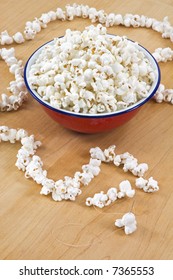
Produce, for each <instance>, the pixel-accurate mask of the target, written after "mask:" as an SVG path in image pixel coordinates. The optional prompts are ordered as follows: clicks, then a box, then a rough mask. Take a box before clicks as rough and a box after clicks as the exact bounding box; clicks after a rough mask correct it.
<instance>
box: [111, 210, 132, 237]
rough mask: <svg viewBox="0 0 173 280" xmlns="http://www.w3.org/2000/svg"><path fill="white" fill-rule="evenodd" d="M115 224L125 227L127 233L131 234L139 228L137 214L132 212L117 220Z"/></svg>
mask: <svg viewBox="0 0 173 280" xmlns="http://www.w3.org/2000/svg"><path fill="white" fill-rule="evenodd" d="M115 226H117V227H124V231H125V234H131V233H133V232H134V231H136V229H137V222H136V218H135V215H134V214H133V213H132V212H129V213H126V214H124V215H123V217H122V218H121V219H117V220H116V221H115Z"/></svg>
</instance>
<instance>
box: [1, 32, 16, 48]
mask: <svg viewBox="0 0 173 280" xmlns="http://www.w3.org/2000/svg"><path fill="white" fill-rule="evenodd" d="M0 43H1V45H10V44H12V43H13V38H12V37H11V36H9V34H8V32H7V30H5V31H3V32H1V34H0Z"/></svg>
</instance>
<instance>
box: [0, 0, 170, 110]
mask: <svg viewBox="0 0 173 280" xmlns="http://www.w3.org/2000/svg"><path fill="white" fill-rule="evenodd" d="M75 17H81V18H89V19H90V20H91V22H92V23H95V22H98V23H101V24H105V26H106V27H110V26H118V25H124V26H126V27H130V26H132V27H135V28H137V27H145V28H151V29H153V30H155V31H156V32H159V33H161V34H162V37H163V38H169V39H170V40H171V42H173V27H172V26H171V24H170V22H169V20H168V17H165V18H164V19H163V21H158V20H156V19H154V18H149V17H146V16H144V15H141V16H140V15H137V14H135V15H133V14H126V15H124V16H123V15H121V14H114V13H110V14H106V13H105V12H104V10H99V11H97V10H96V9H95V8H92V7H89V6H88V5H78V4H73V5H67V6H66V7H65V10H64V11H63V10H62V9H61V8H57V10H56V11H49V12H48V13H43V14H42V15H41V16H40V17H39V18H35V19H34V20H33V21H27V22H26V24H25V28H24V31H23V33H22V32H16V33H15V34H14V35H12V36H10V35H9V33H8V31H7V30H5V31H2V32H1V34H0V45H2V46H4V45H10V44H13V43H16V44H22V43H24V42H25V40H33V39H34V38H35V36H36V34H37V33H39V32H40V31H41V30H42V29H43V28H46V27H47V25H48V23H49V22H51V21H56V20H62V21H64V20H73V19H74V18H75ZM5 50H6V51H7V49H5V48H3V49H0V58H2V59H4V58H3V55H1V53H2V52H4V51H5ZM13 52H14V51H13ZM172 53H173V50H171V49H170V48H165V49H161V48H159V49H156V50H155V52H154V53H153V54H154V56H155V58H156V60H157V61H158V62H160V61H162V62H166V61H168V60H172V59H173V55H172ZM8 55H9V58H10V52H9V53H7V56H6V59H4V60H5V61H6V60H8ZM11 64H12V65H11ZM13 64H14V65H13ZM16 64H18V66H20V68H21V69H20V73H21V77H20V79H19V80H20V82H22V83H24V80H23V67H22V62H21V61H20V62H19V61H18V63H17V61H15V60H14V53H13V59H12V58H11V62H10V68H11V66H13V67H12V69H13V70H10V72H11V71H12V73H13V74H15V70H14V69H15V67H17V66H16ZM8 65H9V64H8ZM16 71H17V70H16ZM19 80H18V79H16V81H15V87H17V88H19V92H18V93H16V91H15V94H14V93H13V91H11V87H12V86H11V85H10V86H11V87H9V88H8V89H9V90H10V93H12V94H11V96H10V97H8V95H7V94H4V93H3V94H2V95H1V99H2V100H1V102H0V111H11V110H17V109H18V108H19V107H20V106H21V105H22V104H23V102H24V101H25V100H26V94H27V90H26V88H25V87H24V85H22V90H21V89H20V85H19V83H18V82H19ZM12 84H14V82H12ZM160 87H161V89H159V90H158V91H157V92H156V94H155V95H154V99H155V100H156V102H158V103H161V102H163V101H165V102H168V103H171V104H173V90H172V89H165V88H164V86H163V85H162V84H161V85H160ZM163 88H164V89H163ZM91 113H92V111H91Z"/></svg>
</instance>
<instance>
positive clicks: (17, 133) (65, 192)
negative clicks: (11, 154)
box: [0, 126, 159, 208]
mask: <svg viewBox="0 0 173 280" xmlns="http://www.w3.org/2000/svg"><path fill="white" fill-rule="evenodd" d="M1 141H5V142H6V141H9V142H10V143H12V144H13V143H15V142H16V141H20V142H21V144H22V147H21V148H20V149H19V151H18V153H17V161H16V164H15V165H16V166H17V168H18V169H19V170H22V171H23V172H25V177H26V178H32V179H33V180H34V181H35V182H36V183H37V184H41V185H42V189H41V191H40V193H41V194H44V195H48V194H50V193H51V194H52V198H53V200H55V201H61V200H64V199H65V200H68V199H69V200H75V198H76V196H77V195H80V194H81V190H80V187H81V185H84V186H87V185H88V184H89V183H90V182H91V180H92V179H93V178H94V177H95V176H98V175H99V173H100V166H101V163H102V162H107V163H108V162H112V163H115V159H117V157H118V158H121V159H122V163H123V164H124V167H125V168H124V167H123V170H124V171H125V172H127V171H131V172H132V173H133V175H135V176H138V177H140V178H138V179H137V180H136V186H137V187H138V188H140V189H144V191H145V192H155V191H158V190H159V186H158V183H157V181H155V180H154V179H153V178H152V177H150V178H149V180H145V179H144V178H142V176H144V174H145V172H146V171H147V170H148V165H147V164H146V163H141V164H138V161H137V159H135V158H134V157H133V156H132V155H131V154H129V153H124V154H121V155H116V154H115V148H116V146H115V145H112V146H110V147H109V148H108V149H105V150H104V151H102V150H101V149H100V148H99V147H96V148H91V149H90V155H91V158H90V161H89V163H88V164H85V165H82V172H80V171H77V172H75V174H74V177H69V176H65V177H64V179H63V180H58V181H53V180H52V179H49V178H47V171H46V170H43V168H42V167H43V162H42V161H41V158H40V157H39V156H37V155H35V153H36V150H37V148H38V147H39V146H41V142H40V141H35V138H34V135H30V136H28V133H27V131H25V130H24V129H18V130H17V129H13V128H8V127H7V126H0V142H1ZM122 155H123V156H122ZM124 155H126V156H125V157H124ZM129 162H130V165H129ZM127 164H128V165H127ZM119 165H120V164H119ZM119 165H118V166H119ZM141 166H142V168H141ZM144 166H145V168H144ZM132 167H133V168H132ZM136 170H137V171H136ZM134 194H135V191H134V190H133V189H132V188H131V184H130V182H129V181H128V180H125V181H122V182H121V183H120V184H119V192H118V191H117V189H116V188H110V189H109V190H108V192H107V194H104V193H103V192H101V193H99V194H96V195H95V198H94V199H93V198H88V199H87V205H88V206H90V205H96V206H98V207H100V208H102V207H104V206H107V205H109V204H110V203H112V202H114V201H115V200H116V199H117V198H119V199H120V198H123V197H125V196H127V197H133V196H134ZM95 199H96V201H97V203H95ZM100 202H102V203H100Z"/></svg>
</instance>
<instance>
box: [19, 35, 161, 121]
mask: <svg viewBox="0 0 173 280" xmlns="http://www.w3.org/2000/svg"><path fill="white" fill-rule="evenodd" d="M107 35H108V36H117V35H115V34H107ZM118 36H119V35H118ZM62 37H63V36H60V37H58V38H62ZM55 39H56V38H55ZM55 39H53V40H50V41H48V42H46V43H44V44H43V45H41V46H40V47H39V48H38V49H36V50H35V51H34V52H33V53H32V54H31V56H30V57H29V58H28V60H27V62H26V64H25V67H24V81H25V85H26V87H27V89H28V91H29V93H30V94H31V95H32V96H33V97H34V99H36V100H37V101H38V102H39V103H40V104H42V105H43V106H45V107H46V108H48V109H50V110H52V111H55V112H57V113H61V114H65V115H69V116H73V117H81V118H105V117H106V118H107V117H114V116H117V115H122V114H124V113H129V112H131V111H133V110H135V109H137V108H139V107H140V106H142V105H143V104H145V103H146V102H147V101H148V100H149V99H151V98H152V96H153V95H154V94H155V92H156V91H157V89H158V87H159V85H160V80H161V73H160V67H159V65H158V63H157V61H156V59H155V58H154V56H153V55H152V54H151V53H150V52H149V51H148V50H147V49H146V48H145V47H143V46H142V45H140V44H139V43H137V44H136V42H135V41H133V40H131V39H129V38H127V39H128V40H129V41H131V42H132V43H134V44H136V46H137V47H138V48H139V49H140V50H142V51H143V52H144V54H145V55H146V57H147V58H148V59H149V60H150V62H151V63H152V65H154V67H155V70H156V71H157V76H156V80H155V82H154V83H153V84H152V86H151V88H150V90H149V94H148V95H147V97H145V98H143V99H141V100H139V101H138V102H136V103H135V104H133V105H131V106H129V107H127V108H125V109H121V110H118V111H113V112H109V113H99V114H89V113H76V112H72V111H68V110H65V109H61V108H59V109H57V108H55V107H53V106H51V104H50V103H49V102H47V101H44V100H43V99H42V97H41V96H40V95H39V94H38V93H37V92H36V91H35V90H34V89H32V88H31V87H30V85H29V83H28V80H27V76H28V72H29V70H30V66H31V65H32V64H33V60H34V61H35V59H36V58H37V57H38V55H39V54H40V52H41V51H42V49H43V48H44V47H45V46H46V45H51V44H53V42H54V40H55ZM154 67H153V68H154Z"/></svg>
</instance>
